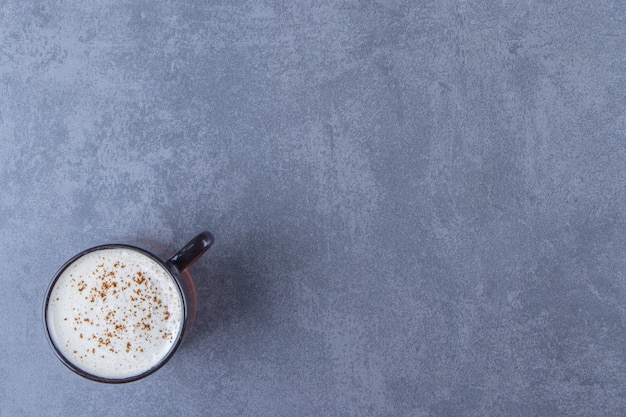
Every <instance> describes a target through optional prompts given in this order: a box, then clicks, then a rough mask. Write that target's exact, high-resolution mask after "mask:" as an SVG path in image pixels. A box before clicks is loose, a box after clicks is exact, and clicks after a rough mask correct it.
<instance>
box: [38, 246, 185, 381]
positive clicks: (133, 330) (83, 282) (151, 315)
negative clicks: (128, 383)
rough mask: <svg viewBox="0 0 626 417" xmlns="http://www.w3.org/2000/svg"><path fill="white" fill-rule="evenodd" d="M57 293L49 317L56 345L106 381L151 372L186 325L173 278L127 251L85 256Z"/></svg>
mask: <svg viewBox="0 0 626 417" xmlns="http://www.w3.org/2000/svg"><path fill="white" fill-rule="evenodd" d="M70 271H71V273H70ZM53 295H54V297H51V298H50V300H51V301H50V304H49V306H48V314H49V316H50V317H51V318H52V321H53V324H54V326H53V327H54V329H52V330H53V331H52V332H51V335H52V336H53V339H54V338H55V337H56V338H57V339H59V340H55V344H56V345H57V346H63V345H65V349H61V350H63V352H62V353H63V354H64V355H65V356H67V357H68V359H69V360H70V361H72V362H73V363H75V365H77V366H79V367H81V368H83V369H84V370H86V371H87V372H89V373H92V374H95V375H98V376H102V377H107V378H126V377H129V376H133V375H138V374H141V373H143V372H145V371H147V370H148V369H150V368H152V367H153V366H155V365H156V364H157V363H158V362H159V361H160V360H161V358H162V357H163V356H165V355H166V354H167V352H168V351H169V350H170V348H171V346H172V345H173V344H174V342H175V339H176V337H177V335H178V333H179V331H180V327H181V325H182V314H183V313H182V301H181V299H180V293H179V291H178V289H177V288H176V286H175V284H174V283H173V282H172V279H171V277H170V276H169V274H168V273H167V272H166V271H165V270H163V268H162V267H161V266H160V265H159V264H157V263H156V262H155V261H154V260H152V259H150V258H149V257H147V256H145V255H143V254H141V253H139V252H136V251H132V250H129V249H104V250H100V251H96V252H91V253H88V254H86V255H85V256H83V257H81V258H80V259H78V260H77V261H76V262H74V263H73V264H72V265H70V266H69V267H68V268H67V269H66V271H65V272H64V273H63V274H62V275H61V277H60V278H59V280H58V281H57V283H56V284H55V287H54V289H53ZM70 306H71V309H70V308H69V307H70ZM58 313H62V314H61V315H60V316H59V314H58ZM59 342H61V343H59Z"/></svg>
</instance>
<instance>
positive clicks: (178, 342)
mask: <svg viewBox="0 0 626 417" xmlns="http://www.w3.org/2000/svg"><path fill="white" fill-rule="evenodd" d="M119 248H124V249H129V250H133V251H135V252H139V253H141V254H142V255H145V256H147V257H148V258H150V259H152V260H153V261H155V262H156V263H157V264H159V265H160V266H161V267H162V268H163V269H164V270H165V271H166V272H167V274H168V275H169V276H170V278H171V279H172V281H174V283H175V286H176V289H177V290H178V294H179V295H180V299H181V303H182V306H183V317H182V320H181V326H180V330H179V331H178V335H177V336H176V341H175V342H174V344H173V345H172V347H171V348H170V350H169V351H168V353H167V354H166V355H165V356H164V357H163V358H161V360H160V361H159V362H158V363H157V364H156V365H154V366H153V367H152V368H150V369H148V370H147V371H144V372H142V373H140V374H137V375H133V376H130V377H126V378H105V377H100V376H98V375H94V374H92V373H89V372H87V371H85V370H83V369H81V368H80V367H78V366H77V365H75V364H74V363H72V362H71V361H70V360H69V359H68V358H66V357H65V355H63V353H61V351H60V350H59V348H58V347H57V346H56V344H55V343H54V341H53V340H52V336H51V335H50V326H49V322H48V304H49V301H50V295H51V294H52V290H53V289H54V286H55V284H56V283H57V281H58V280H59V278H60V277H61V275H62V274H63V272H64V271H65V270H66V269H67V268H68V267H69V266H70V265H72V264H73V263H74V262H75V261H77V260H78V259H80V258H82V257H83V256H85V255H87V254H88V253H91V252H96V251H99V250H104V249H119ZM177 274H178V271H175V270H174V268H170V267H169V266H168V263H167V261H164V260H162V259H161V258H159V257H158V256H157V255H155V254H153V253H152V252H150V251H148V250H146V249H143V248H140V247H138V246H135V245H130V244H125V243H109V244H104V245H98V246H93V247H91V248H88V249H85V250H83V251H81V252H79V253H77V254H76V255H74V256H72V257H71V258H70V259H69V260H68V261H66V262H65V263H64V264H63V265H62V266H61V267H60V268H59V270H58V271H57V272H56V273H55V274H54V276H53V278H52V281H51V282H50V284H49V285H48V288H47V289H46V296H45V299H44V303H43V322H44V323H43V324H44V327H45V332H46V337H47V339H48V343H49V344H50V346H51V347H52V350H53V351H54V353H55V355H56V356H57V358H59V360H60V361H61V362H62V363H63V364H64V365H65V366H66V367H67V368H69V369H70V370H71V371H73V372H74V373H76V374H78V375H80V376H82V377H83V378H86V379H89V380H92V381H96V382H102V383H107V384H124V383H127V382H133V381H137V380H139V379H142V378H145V377H147V376H148V375H151V374H153V373H154V372H156V371H158V370H159V369H161V368H162V367H163V366H164V365H165V364H166V363H167V362H169V360H170V359H171V358H172V356H174V353H176V351H177V350H178V348H179V347H180V345H181V343H182V340H183V335H184V334H185V331H186V329H187V317H188V315H189V312H188V305H187V300H186V298H185V292H184V291H183V289H182V287H181V283H180V282H179V279H178V276H177Z"/></svg>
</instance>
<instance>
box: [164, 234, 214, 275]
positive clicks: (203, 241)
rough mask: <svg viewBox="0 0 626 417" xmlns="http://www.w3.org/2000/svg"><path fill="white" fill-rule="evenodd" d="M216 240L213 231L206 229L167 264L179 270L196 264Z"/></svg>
mask: <svg viewBox="0 0 626 417" xmlns="http://www.w3.org/2000/svg"><path fill="white" fill-rule="evenodd" d="M214 240H215V239H214V238H213V235H212V234H211V232H209V231H206V230H205V231H204V232H202V233H200V234H199V235H197V236H196V237H194V238H193V239H191V240H190V241H189V242H187V244H186V245H185V246H183V248H182V249H180V250H179V251H178V252H176V253H175V254H174V256H172V257H171V258H170V259H168V260H167V264H168V265H170V266H172V267H173V268H174V269H176V270H177V271H178V272H182V271H184V270H185V269H187V268H189V267H190V266H192V265H193V264H195V263H196V261H197V260H198V259H200V257H201V256H202V255H204V254H205V253H206V251H208V250H209V248H210V247H211V245H212V244H213V241H214Z"/></svg>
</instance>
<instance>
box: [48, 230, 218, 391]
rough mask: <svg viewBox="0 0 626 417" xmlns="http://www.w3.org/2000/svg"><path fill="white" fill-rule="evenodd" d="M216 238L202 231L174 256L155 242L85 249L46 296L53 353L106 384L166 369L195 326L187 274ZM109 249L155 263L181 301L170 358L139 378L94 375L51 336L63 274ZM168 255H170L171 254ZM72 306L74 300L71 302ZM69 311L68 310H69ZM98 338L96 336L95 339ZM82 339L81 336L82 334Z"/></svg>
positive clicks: (80, 372) (193, 293)
mask: <svg viewBox="0 0 626 417" xmlns="http://www.w3.org/2000/svg"><path fill="white" fill-rule="evenodd" d="M213 241H214V238H213V235H212V234H211V233H210V232H208V231H203V232H202V233H200V234H198V235H197V236H195V237H194V238H193V239H191V240H190V241H189V242H188V243H187V244H186V245H185V246H183V247H182V248H181V249H180V250H179V251H178V252H176V253H174V254H173V255H172V256H169V255H171V251H169V250H168V249H167V248H165V247H163V246H160V245H159V244H156V243H154V242H147V241H146V242H142V243H140V244H122V243H116V244H106V245H99V246H95V247H92V248H90V249H86V250H84V251H82V252H80V253H78V254H77V255H75V256H74V257H72V258H71V259H70V260H68V261H67V262H66V263H65V264H64V265H63V266H62V267H61V268H60V269H59V271H58V272H57V273H56V274H55V275H54V278H53V279H52V281H51V283H50V285H49V287H48V289H47V291H46V296H45V301H44V306H43V307H44V311H43V314H44V325H45V330H46V336H47V338H48V342H49V343H50V345H51V347H52V349H53V350H54V352H55V354H56V356H57V357H58V358H59V359H60V360H61V362H63V364H64V365H65V366H67V367H68V368H69V369H71V370H72V371H74V372H75V373H77V374H78V375H81V376H83V377H85V378H87V379H90V380H93V381H97V382H104V383H125V382H131V381H136V380H138V379H142V378H144V377H146V376H148V375H150V374H152V373H154V372H156V371H157V370H158V369H160V368H161V367H162V366H163V365H165V364H166V363H167V362H168V361H169V360H170V359H171V357H172V356H173V355H174V353H175V352H176V351H177V350H178V348H179V347H180V345H181V343H182V341H183V339H184V337H185V335H186V334H187V333H188V332H189V330H190V329H191V327H192V325H193V322H194V320H195V316H196V310H197V302H196V290H195V286H194V284H193V280H192V278H191V275H190V274H189V272H188V269H189V267H191V266H192V265H193V264H194V263H195V262H196V261H197V260H198V259H200V257H201V256H202V255H204V253H205V252H206V251H207V250H208V249H209V248H210V247H211V245H212V244H213ZM107 249H122V250H125V251H131V252H133V253H134V254H139V255H140V257H145V258H147V261H148V262H150V263H152V262H156V264H158V265H159V266H160V267H161V268H162V270H163V271H164V272H165V273H166V275H167V276H168V277H169V278H170V279H171V282H172V283H173V284H174V287H175V288H176V291H177V293H178V295H179V296H180V297H179V300H180V302H181V304H182V317H181V324H180V330H179V331H178V335H177V336H176V337H175V339H174V341H173V344H172V345H171V347H170V349H169V351H168V352H167V354H165V355H164V356H162V357H161V358H160V360H158V361H157V362H155V363H154V365H153V366H151V367H150V368H149V369H148V370H145V371H143V372H141V373H138V374H137V375H132V376H127V377H121V378H111V377H102V376H98V375H95V374H93V373H91V372H88V371H86V370H84V369H82V368H81V367H80V365H79V364H77V363H76V361H72V360H70V358H68V357H67V356H66V355H65V354H64V353H63V351H62V349H61V348H60V347H59V346H57V344H56V343H55V341H54V338H53V337H52V335H51V331H52V329H51V326H52V325H51V323H50V320H51V318H50V312H49V306H50V297H51V294H52V292H53V290H54V289H55V285H56V284H57V282H58V280H59V278H60V277H61V276H62V275H63V273H64V272H65V271H66V270H67V269H68V268H69V267H70V266H72V265H74V264H75V263H76V261H78V260H79V259H80V258H82V257H83V256H85V255H88V254H91V253H93V252H97V251H101V250H107ZM168 252H169V253H168ZM69 302H71V300H70V301H69ZM68 308H69V306H68ZM94 336H95V335H94ZM81 338H82V334H81Z"/></svg>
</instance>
